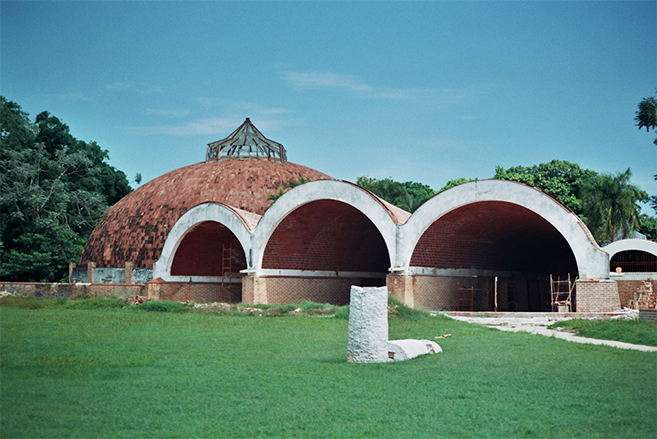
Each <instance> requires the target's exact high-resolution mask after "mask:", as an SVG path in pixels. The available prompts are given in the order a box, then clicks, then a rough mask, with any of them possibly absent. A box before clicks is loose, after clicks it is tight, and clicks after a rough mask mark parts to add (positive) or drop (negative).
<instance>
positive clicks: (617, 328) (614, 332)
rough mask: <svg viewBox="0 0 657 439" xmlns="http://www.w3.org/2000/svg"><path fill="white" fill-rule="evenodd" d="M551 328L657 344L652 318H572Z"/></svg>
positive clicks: (603, 338)
mask: <svg viewBox="0 0 657 439" xmlns="http://www.w3.org/2000/svg"><path fill="white" fill-rule="evenodd" d="M550 328H565V329H568V330H571V331H573V332H575V333H576V334H577V335H579V336H580V337H588V338H598V339H601V340H616V341H622V342H625V343H633V344H641V345H646V346H657V322H654V321H652V320H643V319H636V320H628V319H605V320H587V319H572V320H563V321H560V322H555V323H553V324H552V325H550Z"/></svg>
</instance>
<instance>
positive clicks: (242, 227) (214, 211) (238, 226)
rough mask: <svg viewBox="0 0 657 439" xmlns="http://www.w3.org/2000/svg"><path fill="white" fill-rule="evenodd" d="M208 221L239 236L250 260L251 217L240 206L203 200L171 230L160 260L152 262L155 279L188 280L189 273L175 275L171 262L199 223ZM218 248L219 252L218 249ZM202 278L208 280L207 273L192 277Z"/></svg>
mask: <svg viewBox="0 0 657 439" xmlns="http://www.w3.org/2000/svg"><path fill="white" fill-rule="evenodd" d="M206 221H214V222H217V223H220V224H222V225H224V226H226V227H227V228H228V229H229V230H230V231H231V232H233V234H234V235H235V236H236V237H237V240H238V241H239V242H240V245H241V246H242V248H243V249H244V253H245V254H246V257H247V260H249V255H250V253H251V232H250V231H249V229H248V225H249V222H248V220H247V219H246V218H245V217H243V216H242V215H240V213H239V211H238V210H237V209H234V208H232V207H230V206H227V205H225V204H219V203H204V204H199V205H198V206H195V207H193V208H191V209H189V210H188V211H187V212H185V214H184V215H182V216H181V217H180V218H178V221H176V224H174V226H173V228H172V229H171V231H170V232H169V235H168V236H167V239H166V241H165V242H164V247H163V248H162V254H161V255H160V259H158V260H157V262H155V263H154V264H153V279H157V278H158V277H160V278H162V279H163V280H165V281H167V282H175V281H181V280H182V281H187V280H189V278H190V276H183V277H181V276H172V275H171V265H172V264H173V259H174V257H175V255H176V251H177V250H178V247H179V246H180V243H181V242H182V240H183V239H184V238H185V236H186V235H187V233H189V232H190V231H191V230H192V229H193V228H194V227H195V226H196V225H197V224H200V223H202V222H206ZM217 251H220V249H218V250H217ZM197 277H198V278H202V279H198V280H208V276H192V279H193V280H194V278H197Z"/></svg>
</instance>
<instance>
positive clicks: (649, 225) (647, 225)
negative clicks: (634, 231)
mask: <svg viewBox="0 0 657 439" xmlns="http://www.w3.org/2000/svg"><path fill="white" fill-rule="evenodd" d="M639 232H641V233H643V234H644V235H646V238H648V239H652V240H653V241H654V240H657V218H655V217H654V216H648V215H646V214H645V213H642V214H641V216H640V217H639Z"/></svg>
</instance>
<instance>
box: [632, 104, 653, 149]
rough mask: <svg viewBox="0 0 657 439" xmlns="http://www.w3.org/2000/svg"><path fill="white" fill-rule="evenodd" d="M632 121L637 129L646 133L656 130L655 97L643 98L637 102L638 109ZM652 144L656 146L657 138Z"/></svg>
mask: <svg viewBox="0 0 657 439" xmlns="http://www.w3.org/2000/svg"><path fill="white" fill-rule="evenodd" d="M634 120H635V121H636V126H637V127H639V129H641V128H645V129H646V131H650V130H653V131H655V130H656V129H657V99H655V97H650V98H643V100H642V101H641V102H639V109H638V110H637V112H636V115H635V117H634ZM654 143H655V145H657V138H655V140H654Z"/></svg>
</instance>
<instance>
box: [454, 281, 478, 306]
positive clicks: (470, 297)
mask: <svg viewBox="0 0 657 439" xmlns="http://www.w3.org/2000/svg"><path fill="white" fill-rule="evenodd" d="M474 292H475V287H474V285H470V286H469V287H462V286H461V285H459V284H456V310H457V311H474V300H475V297H474Z"/></svg>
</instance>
